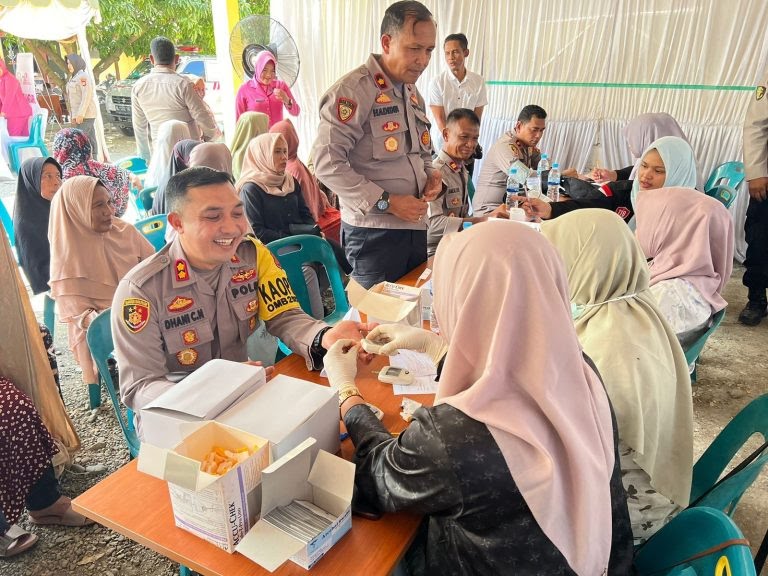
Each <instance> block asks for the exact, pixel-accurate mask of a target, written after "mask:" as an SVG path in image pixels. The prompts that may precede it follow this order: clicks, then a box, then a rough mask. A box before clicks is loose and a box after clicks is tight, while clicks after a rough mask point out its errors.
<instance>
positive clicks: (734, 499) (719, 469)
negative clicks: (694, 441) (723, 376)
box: [690, 394, 768, 515]
mask: <svg viewBox="0 0 768 576" xmlns="http://www.w3.org/2000/svg"><path fill="white" fill-rule="evenodd" d="M753 434H762V436H763V440H764V441H768V394H763V395H762V396H759V397H758V398H755V399H754V400H752V402H750V403H749V404H747V405H746V406H745V407H744V408H742V409H741V411H740V412H739V413H738V414H736V416H734V417H733V419H732V420H731V421H730V422H729V423H728V424H727V425H726V427H725V428H723V430H722V431H721V432H720V434H718V435H717V438H715V439H714V440H713V441H712V444H710V445H709V448H707V450H706V452H704V454H702V455H701V458H699V459H698V461H697V462H696V464H694V466H693V481H692V483H691V499H690V501H691V503H692V504H691V506H709V507H711V508H717V509H718V510H723V511H725V512H726V514H728V515H732V514H733V512H734V510H735V509H736V506H737V505H738V503H739V500H740V499H741V496H742V495H743V494H744V492H745V491H746V490H747V488H749V486H750V485H751V484H752V482H754V480H755V478H757V476H758V475H759V474H760V471H761V470H762V468H763V466H765V464H766V463H768V449H765V447H763V448H764V449H763V452H762V454H760V455H759V456H758V457H757V458H755V459H754V460H753V461H752V462H751V463H750V464H749V465H747V466H746V467H744V468H743V469H742V470H740V471H739V472H737V473H736V474H734V475H732V476H731V477H729V478H728V479H726V480H724V481H723V482H721V483H720V484H719V485H717V486H715V484H716V483H717V480H718V478H720V476H721V475H722V474H723V471H724V470H725V467H726V466H728V464H729V463H730V461H731V459H732V458H733V457H734V455H735V454H736V453H737V452H738V451H739V450H740V449H741V447H742V446H743V445H744V443H745V442H746V441H747V440H748V439H749V438H750V437H751V436H752V435H753ZM713 486H714V488H713Z"/></svg>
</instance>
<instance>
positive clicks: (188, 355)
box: [176, 348, 197, 366]
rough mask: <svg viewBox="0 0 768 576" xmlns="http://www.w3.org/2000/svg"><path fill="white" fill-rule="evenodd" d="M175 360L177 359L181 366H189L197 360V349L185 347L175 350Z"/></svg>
mask: <svg viewBox="0 0 768 576" xmlns="http://www.w3.org/2000/svg"><path fill="white" fill-rule="evenodd" d="M176 360H178V361H179V364H181V365H182V366H191V365H192V364H194V363H195V362H197V350H195V349H194V348H186V349H184V350H182V351H181V352H177V353H176Z"/></svg>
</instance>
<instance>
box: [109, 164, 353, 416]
mask: <svg viewBox="0 0 768 576" xmlns="http://www.w3.org/2000/svg"><path fill="white" fill-rule="evenodd" d="M166 201H167V203H168V208H169V211H170V213H169V214H168V221H169V223H170V224H171V225H172V226H173V227H174V229H175V230H176V233H177V235H176V238H175V239H174V240H173V242H172V243H171V244H168V245H166V246H165V247H164V248H163V249H162V250H160V251H159V252H158V253H157V254H155V255H154V256H152V257H151V258H149V259H147V260H145V261H144V262H142V263H141V264H140V265H138V266H136V267H135V268H133V269H132V270H131V271H130V272H129V273H128V274H127V275H126V276H125V278H123V280H122V281H121V282H120V284H119V286H118V288H117V291H116V292H115V296H114V299H113V302H112V334H113V338H114V342H115V352H116V354H117V361H118V364H119V366H120V394H121V397H122V400H123V402H124V403H125V404H126V406H128V407H129V408H132V409H133V410H134V411H136V412H137V414H138V411H139V410H140V409H141V408H142V407H143V406H145V405H146V404H147V403H149V402H151V401H152V400H153V399H155V398H156V397H157V396H159V395H160V394H162V393H163V392H164V391H165V390H167V389H168V388H169V387H170V386H172V385H173V382H174V381H177V380H178V379H179V377H183V375H185V374H188V373H190V372H192V371H194V370H195V369H197V368H199V367H200V366H202V365H203V364H204V363H205V362H207V361H208V360H211V359H213V358H224V359H226V360H233V361H236V362H244V361H246V360H247V359H248V358H247V352H246V341H247V339H248V336H249V335H250V334H252V333H253V332H254V331H255V330H256V327H257V326H258V324H259V321H260V320H262V321H264V322H266V327H267V330H268V331H269V332H271V333H273V334H275V335H276V336H278V337H279V338H280V339H281V340H282V341H283V342H285V343H286V344H287V345H288V346H289V347H290V348H291V349H292V350H294V351H295V352H297V353H299V354H300V355H302V356H303V357H304V358H305V359H306V361H307V367H308V368H311V369H318V368H320V367H321V365H322V357H323V356H324V354H325V350H326V349H327V348H329V347H330V346H331V344H332V343H333V342H335V341H336V340H337V339H338V338H350V337H351V338H353V339H357V340H360V338H361V337H363V336H364V335H365V333H367V325H364V324H358V323H355V322H340V323H339V324H337V325H336V326H335V327H333V328H331V327H329V326H327V325H326V324H325V323H323V322H320V321H318V320H315V319H313V318H311V317H310V316H308V315H307V314H305V313H304V312H302V311H301V309H300V307H299V304H298V301H297V299H296V296H295V294H294V292H293V290H292V289H291V286H290V284H289V283H288V279H287V277H286V275H285V272H284V271H283V270H282V269H281V268H280V267H279V266H278V265H277V263H276V261H275V259H274V257H273V256H272V254H271V253H270V252H269V250H268V249H267V248H266V247H265V246H264V245H263V244H261V242H259V241H258V240H256V239H255V238H251V237H245V234H246V232H247V230H248V223H247V220H246V217H245V215H244V211H243V204H242V202H241V200H240V198H239V197H238V196H237V194H236V192H235V189H234V186H233V185H232V181H231V177H230V176H229V175H228V174H226V173H224V172H218V171H216V170H211V169H210V168H203V167H197V168H190V169H187V170H184V171H183V172H180V173H179V174H177V175H175V176H173V177H172V178H171V179H170V180H169V182H168V188H167V191H166ZM361 331H362V332H361Z"/></svg>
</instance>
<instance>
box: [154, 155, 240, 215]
mask: <svg viewBox="0 0 768 576" xmlns="http://www.w3.org/2000/svg"><path fill="white" fill-rule="evenodd" d="M225 182H229V183H230V184H234V180H233V179H232V176H230V175H229V174H227V173H226V172H220V171H218V170H214V169H213V168H206V167H205V166H193V167H192V168H187V169H186V170H182V171H181V172H177V173H176V174H174V175H173V176H171V177H170V179H169V180H168V184H166V186H165V206H166V209H167V211H168V213H169V214H170V213H171V212H180V211H181V207H182V206H183V205H184V201H185V200H186V198H187V192H188V191H189V189H190V188H197V187H199V186H210V185H212V184H224V183H225Z"/></svg>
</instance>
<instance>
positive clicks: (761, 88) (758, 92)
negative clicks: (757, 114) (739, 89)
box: [755, 86, 765, 100]
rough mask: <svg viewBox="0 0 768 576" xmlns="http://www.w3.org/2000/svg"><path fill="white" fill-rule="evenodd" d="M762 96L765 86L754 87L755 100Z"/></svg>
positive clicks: (760, 98)
mask: <svg viewBox="0 0 768 576" xmlns="http://www.w3.org/2000/svg"><path fill="white" fill-rule="evenodd" d="M763 96H765V86H758V87H757V88H755V100H762V99H763Z"/></svg>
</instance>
